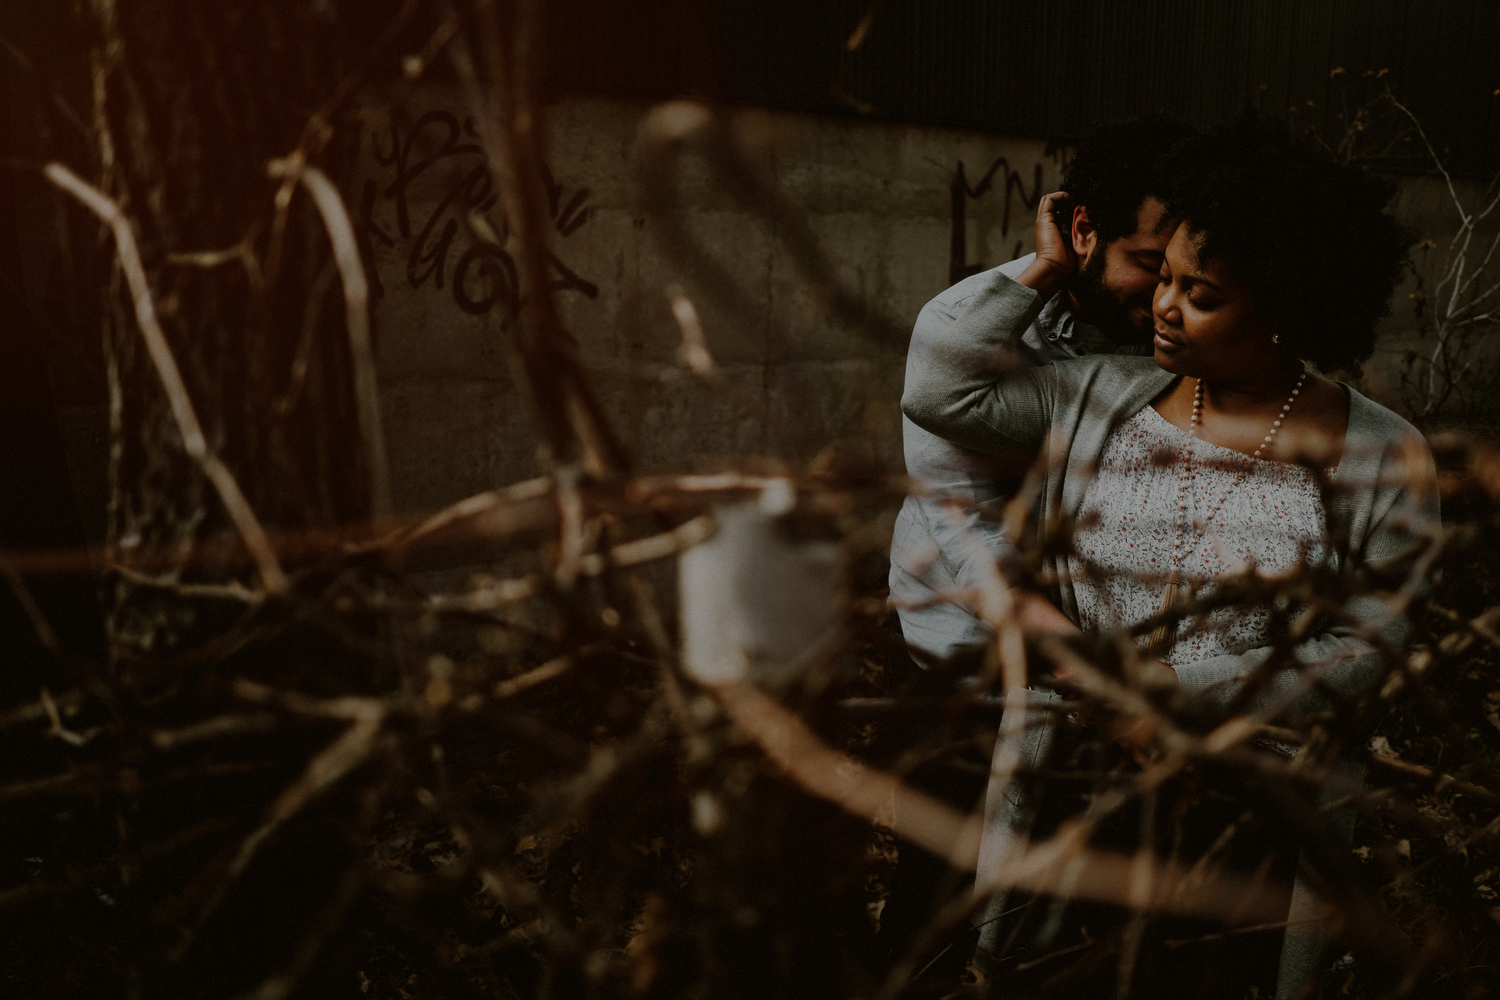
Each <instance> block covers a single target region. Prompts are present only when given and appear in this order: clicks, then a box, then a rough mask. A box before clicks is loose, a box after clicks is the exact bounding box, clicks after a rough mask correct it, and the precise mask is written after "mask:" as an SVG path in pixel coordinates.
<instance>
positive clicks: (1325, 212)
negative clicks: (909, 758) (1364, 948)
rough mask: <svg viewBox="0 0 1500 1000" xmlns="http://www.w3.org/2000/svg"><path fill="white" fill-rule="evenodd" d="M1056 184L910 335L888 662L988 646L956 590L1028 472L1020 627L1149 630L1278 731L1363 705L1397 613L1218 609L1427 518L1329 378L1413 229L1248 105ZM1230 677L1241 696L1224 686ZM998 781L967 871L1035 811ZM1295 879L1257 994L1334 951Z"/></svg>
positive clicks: (1379, 193) (1042, 719)
mask: <svg viewBox="0 0 1500 1000" xmlns="http://www.w3.org/2000/svg"><path fill="white" fill-rule="evenodd" d="M1064 186H1065V188H1066V194H1065V195H1064V194H1062V193H1059V194H1054V195H1048V196H1047V197H1045V198H1043V199H1042V200H1041V203H1040V204H1039V206H1038V212H1037V219H1036V224H1035V244H1036V253H1035V254H1034V255H1031V256H1029V257H1025V258H1022V259H1020V260H1017V261H1013V262H1011V263H1010V264H1007V265H1004V266H1001V267H999V268H995V269H993V270H990V271H987V272H984V273H981V274H978V275H975V276H973V277H971V278H968V279H966V280H965V281H962V282H960V283H959V284H957V285H955V286H954V287H952V288H950V289H948V290H947V291H946V292H944V293H943V294H941V295H939V296H938V297H937V298H935V299H934V300H933V301H932V302H930V303H929V304H928V305H927V306H926V307H925V308H924V309H923V311H922V314H921V317H920V318H919V319H918V321H917V324H916V328H915V331H914V333H913V337H912V342H911V347H910V353H909V355H908V360H907V370H906V382H905V388H904V392H903V396H902V410H903V413H904V414H905V421H904V425H903V426H904V435H905V453H906V460H907V470H908V473H909V474H910V475H911V476H912V477H913V478H915V479H917V480H919V481H921V482H922V483H923V485H924V486H925V488H926V492H925V493H924V494H923V495H920V496H919V495H913V496H912V497H910V498H908V500H907V501H906V504H905V506H904V507H903V509H902V511H901V514H900V517H899V518H898V521H897V526H896V532H895V536H894V538H893V542H892V569H891V594H892V600H893V603H894V604H895V605H896V607H897V609H898V612H899V614H900V617H901V624H902V630H903V633H904V635H905V638H906V641H907V644H908V647H909V648H910V649H911V650H912V652H913V655H914V657H915V658H917V659H918V660H919V662H924V663H926V664H938V663H947V664H949V665H952V664H955V663H961V662H962V661H964V659H965V658H967V657H973V656H974V655H975V654H976V651H979V650H982V649H983V648H984V646H985V644H986V643H987V642H988V641H989V638H990V636H989V633H988V631H987V630H986V628H985V626H984V625H983V624H982V623H981V622H980V621H979V620H978V618H977V617H976V616H975V615H974V614H973V613H972V612H971V611H970V610H969V608H968V607H966V606H965V601H964V596H963V595H964V594H965V593H966V592H968V591H970V590H971V589H972V587H973V586H974V584H975V582H976V581H977V580H978V579H979V578H980V577H979V575H978V574H979V572H980V569H981V568H982V564H985V563H987V564H988V565H989V566H991V567H992V566H994V565H995V564H996V563H997V562H998V563H999V564H1000V566H1001V568H1002V571H1004V570H1005V569H1006V567H1007V560H1008V557H1009V556H1010V555H1011V554H1012V553H1013V552H1014V551H1015V546H1016V545H1018V544H1021V542H1022V540H1021V539H1019V538H1008V537H1006V533H1005V530H1004V529H1002V528H1001V526H1000V521H999V519H998V518H997V517H995V516H994V514H995V512H996V509H997V508H998V507H1000V506H1001V505H1003V504H1004V503H1005V502H1006V500H1008V499H1009V498H1010V497H1011V496H1013V495H1014V494H1015V493H1016V492H1017V490H1018V489H1019V488H1020V486H1019V484H1020V479H1021V474H1023V473H1024V472H1025V471H1026V470H1027V469H1028V468H1032V469H1033V470H1034V471H1033V473H1032V481H1031V482H1030V483H1029V484H1028V485H1027V486H1026V490H1027V499H1028V500H1033V499H1034V503H1033V504H1032V511H1031V516H1030V518H1029V520H1028V522H1027V523H1028V529H1027V530H1028V531H1029V532H1034V533H1035V535H1036V536H1037V537H1049V536H1051V537H1056V535H1057V529H1058V528H1059V526H1060V525H1072V526H1073V528H1072V531H1071V535H1072V539H1071V544H1070V545H1065V546H1060V547H1054V548H1053V549H1052V550H1049V554H1047V555H1046V556H1045V557H1044V559H1045V566H1044V571H1043V572H1042V573H1041V574H1037V576H1036V578H1040V579H1043V580H1045V581H1046V585H1045V588H1044V589H1039V590H1037V591H1036V592H1034V593H1026V594H1024V595H1021V598H1020V600H1019V601H1018V607H1019V608H1021V617H1022V621H1023V624H1025V625H1026V626H1027V627H1028V628H1029V629H1030V630H1031V631H1033V632H1052V633H1061V634H1068V633H1079V632H1081V633H1083V634H1084V635H1086V636H1110V635H1120V634H1123V633H1124V631H1128V630H1130V629H1131V627H1132V626H1137V625H1140V623H1143V622H1148V620H1150V619H1156V620H1157V621H1158V623H1159V624H1158V625H1157V627H1155V628H1154V629H1151V630H1147V629H1146V628H1138V629H1136V630H1135V632H1136V639H1135V641H1136V643H1137V648H1138V649H1139V651H1140V653H1141V655H1142V656H1143V657H1144V658H1145V659H1146V660H1147V661H1154V663H1156V664H1159V669H1158V670H1157V673H1158V674H1159V679H1160V683H1161V684H1162V685H1163V686H1166V685H1172V686H1176V687H1178V688H1181V689H1186V690H1189V691H1191V692H1193V693H1194V695H1195V696H1196V697H1197V698H1198V699H1199V700H1200V704H1202V705H1204V706H1207V707H1208V708H1209V709H1210V710H1211V709H1212V708H1213V707H1215V706H1217V707H1218V708H1219V709H1221V710H1222V709H1226V708H1228V707H1229V706H1230V705H1231V704H1233V705H1234V707H1235V709H1236V710H1237V711H1248V712H1261V713H1262V714H1263V715H1264V716H1265V717H1266V718H1268V719H1272V720H1274V721H1275V722H1276V723H1278V724H1280V725H1295V724H1296V723H1297V722H1298V721H1299V720H1305V719H1307V718H1309V717H1310V716H1312V715H1313V714H1315V713H1318V712H1322V711H1326V710H1328V709H1329V708H1330V707H1336V703H1338V702H1344V701H1348V702H1352V701H1354V700H1356V699H1358V698H1360V697H1362V696H1363V695H1365V694H1366V693H1367V692H1368V689H1369V688H1370V686H1371V684H1372V683H1373V682H1374V680H1375V679H1376V678H1378V677H1379V676H1380V674H1381V673H1382V670H1383V661H1382V659H1381V656H1380V654H1379V652H1378V650H1379V649H1380V648H1381V647H1385V648H1391V647H1397V648H1399V647H1400V645H1401V644H1402V642H1404V640H1405V638H1406V635H1407V631H1408V627H1407V623H1406V620H1405V618H1404V617H1403V615H1402V613H1401V612H1402V609H1400V608H1393V607H1392V606H1391V605H1390V604H1388V603H1387V602H1384V601H1379V600H1375V599H1371V598H1363V599H1353V600H1350V601H1346V602H1345V603H1344V605H1343V606H1342V607H1341V608H1339V609H1338V611H1337V613H1332V614H1323V615H1322V616H1321V618H1319V619H1318V620H1317V621H1316V622H1313V620H1312V619H1311V618H1310V617H1308V616H1306V615H1301V614H1300V610H1299V609H1298V608H1296V607H1288V606H1286V601H1285V600H1284V599H1278V598H1275V597H1274V596H1272V597H1267V598H1266V599H1265V600H1264V601H1263V602H1261V603H1259V604H1257V603H1256V602H1255V601H1248V602H1247V601H1239V602H1235V603H1226V604H1223V605H1220V606H1213V605H1214V602H1213V601H1212V596H1213V594H1214V592H1215V589H1216V587H1223V586H1225V585H1226V584H1225V581H1229V580H1231V579H1235V580H1239V581H1244V580H1253V579H1254V578H1256V577H1260V578H1263V579H1274V578H1276V577H1280V576H1284V575H1287V574H1292V573H1294V572H1297V571H1299V570H1305V569H1309V568H1314V569H1318V570H1320V571H1324V572H1328V573H1334V574H1336V573H1339V572H1346V573H1349V572H1354V571H1355V570H1356V568H1361V567H1370V566H1376V567H1378V566H1380V565H1381V564H1383V563H1388V562H1390V561H1392V560H1397V559H1399V558H1400V557H1401V556H1402V555H1403V554H1407V553H1409V552H1410V551H1411V549H1412V547H1413V546H1414V545H1415V544H1419V543H1420V541H1421V540H1422V539H1423V538H1425V537H1427V536H1429V535H1430V534H1431V532H1432V531H1433V530H1434V529H1435V527H1436V526H1437V523H1438V509H1437V495H1436V492H1435V489H1434V487H1433V481H1434V476H1433V470H1432V460H1431V457H1430V454H1429V452H1428V450H1427V448H1426V445H1425V443H1424V442H1423V441H1422V438H1421V436H1420V435H1419V434H1418V433H1417V432H1416V430H1415V429H1414V428H1412V427H1411V425H1410V424H1408V423H1407V422H1406V421H1404V420H1402V419H1401V418H1400V417H1398V416H1397V415H1396V414H1394V413H1392V412H1391V411H1389V410H1387V409H1386V408H1384V407H1382V406H1380V405H1378V404H1377V403H1375V402H1373V401H1371V400H1369V399H1367V398H1366V397H1364V396H1362V395H1361V394H1360V393H1358V392H1356V391H1355V390H1354V389H1353V388H1350V387H1349V386H1347V385H1344V384H1342V383H1340V382H1337V381H1334V380H1333V379H1331V378H1329V377H1328V375H1327V374H1325V373H1335V372H1338V371H1349V370H1357V369H1358V365H1359V363H1360V362H1361V361H1363V360H1365V359H1366V358H1368V357H1369V355H1370V353H1371V352H1372V350H1373V347H1374V340H1375V325H1376V323H1377V321H1378V320H1379V319H1380V318H1381V317H1382V316H1384V315H1385V313H1386V311H1387V309H1388V302H1389V299H1390V297H1391V294H1392V292H1393V291H1394V289H1395V286H1396V284H1397V281H1398V280H1399V277H1400V274H1401V270H1402V267H1403V264H1404V261H1405V255H1406V250H1407V247H1408V245H1409V242H1410V241H1409V239H1408V237H1407V236H1406V234H1405V232H1404V231H1403V230H1402V228H1401V227H1400V226H1398V225H1397V224H1396V222H1395V221H1394V220H1393V219H1392V218H1391V217H1390V216H1389V215H1388V214H1386V212H1385V210H1384V209H1385V204H1386V202H1387V200H1388V198H1389V193H1390V192H1389V189H1388V188H1387V187H1386V186H1385V185H1383V184H1382V183H1381V182H1379V181H1378V180H1376V179H1375V178H1372V177H1370V176H1369V175H1367V174H1365V173H1363V172H1362V171H1360V170H1358V169H1357V168H1354V167H1351V166H1348V165H1344V164H1339V163H1336V162H1334V161H1333V160H1332V159H1330V158H1328V157H1327V156H1326V155H1324V154H1322V153H1321V152H1319V151H1318V150H1316V149H1314V148H1312V147H1311V146H1310V145H1308V144H1306V143H1305V142H1303V141H1301V140H1300V139H1299V138H1297V137H1295V136H1293V135H1291V134H1290V133H1289V131H1288V129H1287V128H1286V126H1285V125H1284V124H1281V123H1279V122H1277V121H1275V120H1272V119H1270V118H1269V117H1266V116H1262V115H1258V114H1254V113H1246V114H1245V115H1242V116H1241V117H1240V118H1238V119H1236V120H1234V121H1232V122H1229V123H1226V124H1224V125H1222V126H1219V127H1216V128H1213V129H1210V130H1208V131H1206V132H1203V133H1198V132H1196V131H1195V130H1192V129H1190V128H1189V127H1187V126H1185V125H1184V124H1182V123H1180V122H1178V121H1176V120H1174V119H1170V118H1168V117H1166V116H1151V117H1147V118H1143V119H1138V120H1136V121H1133V122H1128V123H1124V124H1122V125H1118V126H1112V127H1107V128H1104V129H1101V130H1100V131H1099V132H1098V133H1096V134H1095V135H1094V136H1092V137H1091V138H1090V139H1089V140H1088V141H1086V142H1085V143H1084V144H1083V146H1082V147H1081V148H1080V150H1079V153H1078V155H1077V157H1076V158H1075V159H1074V161H1073V163H1072V164H1071V165H1070V167H1069V170H1068V172H1067V175H1066V177H1065V180H1064ZM1043 450H1045V452H1046V454H1045V455H1041V457H1040V459H1039V458H1038V456H1039V453H1041V452H1042V451H1043ZM1013 523H1014V522H1013ZM1267 592H1268V593H1269V589H1268V590H1267ZM1177 609H1185V610H1186V613H1185V614H1182V615H1180V616H1179V620H1176V621H1172V620H1170V619H1171V618H1172V612H1173V611H1174V610H1177ZM1299 617H1302V618H1304V619H1305V620H1304V621H1301V622H1300V623H1299V627H1298V630H1297V632H1296V634H1295V635H1289V632H1288V622H1295V621H1298V619H1299ZM1058 682H1059V679H1058V678H1055V677H1054V678H1050V679H1047V680H1046V681H1044V682H1043V683H1040V684H1038V685H1037V687H1038V690H1037V691H1035V692H1033V696H1034V698H1035V699H1037V700H1039V701H1045V700H1046V699H1047V698H1049V697H1053V695H1052V694H1051V693H1050V688H1051V687H1052V686H1053V685H1054V684H1057V683H1058ZM1247 682H1250V683H1253V684H1255V685H1256V691H1255V693H1254V695H1253V697H1245V698H1241V697H1238V696H1239V695H1240V693H1241V688H1242V687H1243V686H1244V685H1245V684H1246V683H1247ZM1061 686H1063V687H1066V682H1065V679H1062V680H1061ZM1246 694H1247V695H1248V694H1249V692H1246ZM1053 718H1054V715H1053V714H1048V713H1045V712H1040V713H1034V716H1033V718H1032V719H1031V722H1030V724H1029V726H1028V729H1027V732H1026V734H1025V738H1024V740H1023V756H1024V758H1025V763H1026V764H1027V765H1029V766H1031V767H1033V768H1035V767H1041V766H1043V764H1044V763H1045V762H1046V761H1047V759H1048V758H1049V756H1052V755H1055V754H1056V753H1057V744H1058V734H1057V732H1056V730H1057V726H1056V725H1055V724H1054V723H1053V722H1051V721H1050V720H1051V719H1053ZM1262 752H1266V753H1282V754H1286V755H1291V754H1294V753H1295V752H1296V748H1295V747H1292V746H1287V745H1277V744H1275V743H1266V744H1265V745H1264V747H1263V750H1262ZM1349 770H1350V768H1349V767H1348V766H1347V765H1346V766H1345V771H1346V772H1348V771H1349ZM1344 777H1345V785H1346V786H1347V784H1348V782H1349V779H1350V778H1351V774H1349V773H1346V774H1345V776H1344ZM1352 778H1353V781H1354V783H1355V785H1356V787H1357V781H1358V778H1357V772H1355V773H1354V774H1353V775H1352ZM1020 788H1021V786H1011V788H1010V790H1009V791H1008V792H1005V793H1001V794H993V793H992V795H991V799H992V801H989V802H987V803H986V813H987V817H988V828H987V831H986V836H985V845H984V847H983V848H982V850H981V859H980V878H981V881H982V880H983V879H984V878H985V876H986V871H985V867H986V865H990V866H994V865H998V864H1003V859H1004V857H1005V855H1006V850H1007V845H1008V843H1009V842H1010V840H1011V839H1013V838H1016V837H1020V836H1024V835H1025V834H1026V831H1027V830H1028V829H1029V826H1030V824H1031V823H1033V822H1034V821H1035V817H1036V814H1037V812H1038V810H1039V809H1040V808H1041V803H1039V802H1038V801H1037V796H1036V794H1035V793H1034V792H1032V793H1029V794H1024V793H1022V792H1021V791H1020ZM996 799H998V801H994V800H996ZM1336 818H1337V817H1336ZM1342 819H1343V821H1344V822H1345V824H1348V823H1352V814H1349V813H1347V811H1346V812H1345V813H1344V814H1343V816H1342ZM991 874H993V873H991ZM1310 875H1311V873H1309V872H1306V871H1304V872H1303V874H1302V875H1300V876H1299V877H1298V879H1297V883H1296V888H1295V890H1294V892H1293V897H1292V900H1291V903H1290V907H1291V913H1290V916H1289V922H1288V930H1287V932H1286V934H1285V936H1284V940H1283V942H1282V945H1281V949H1280V958H1279V970H1280V971H1279V976H1278V982H1277V986H1276V995H1278V996H1287V997H1291V996H1298V995H1300V994H1302V992H1303V990H1304V988H1306V987H1307V986H1308V985H1309V984H1310V983H1311V982H1312V981H1313V979H1314V977H1315V974H1316V973H1317V972H1318V971H1319V970H1320V969H1321V968H1322V967H1323V965H1324V963H1326V961H1327V957H1326V956H1324V955H1323V951H1324V948H1325V944H1326V940H1325V937H1326V936H1325V934H1324V932H1323V928H1322V926H1321V925H1320V924H1319V922H1318V920H1317V919H1315V916H1314V915H1315V914H1317V913H1320V912H1321V904H1319V903H1318V901H1317V900H1316V898H1315V896H1314V895H1313V893H1312V891H1311V889H1310V887H1309V877H1310ZM1004 905H1005V899H1004V894H1003V893H1002V894H1000V895H999V897H997V899H996V900H994V901H993V902H992V903H991V907H990V913H991V915H992V916H996V915H998V914H1000V913H1001V912H1002V911H1003V909H1004ZM1001 926H1002V922H1001V921H999V920H996V919H990V920H987V921H986V922H985V923H984V924H983V925H982V930H981V938H980V945H981V950H980V957H981V960H983V959H984V958H985V957H986V956H988V957H989V958H991V959H998V958H1000V957H1001V956H1000V954H999V953H1000V952H1001V951H1003V944H1002V940H1003V939H1002V938H1001V937H1000V928H1001ZM1012 939H1013V935H1012Z"/></svg>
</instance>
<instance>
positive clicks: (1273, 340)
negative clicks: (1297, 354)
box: [1271, 333, 1281, 344]
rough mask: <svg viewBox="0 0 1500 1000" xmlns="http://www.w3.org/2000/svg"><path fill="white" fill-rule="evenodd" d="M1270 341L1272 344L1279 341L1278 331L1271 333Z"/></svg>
mask: <svg viewBox="0 0 1500 1000" xmlns="http://www.w3.org/2000/svg"><path fill="white" fill-rule="evenodd" d="M1271 343H1273V344H1279V343H1281V334H1279V333H1273V334H1271Z"/></svg>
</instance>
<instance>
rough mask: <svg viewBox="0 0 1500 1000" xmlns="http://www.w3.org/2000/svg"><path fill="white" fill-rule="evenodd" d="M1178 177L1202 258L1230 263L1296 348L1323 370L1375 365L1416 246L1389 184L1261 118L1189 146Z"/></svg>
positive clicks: (1175, 210) (1183, 209)
mask: <svg viewBox="0 0 1500 1000" xmlns="http://www.w3.org/2000/svg"><path fill="white" fill-rule="evenodd" d="M1170 174H1171V195H1170V197H1169V199H1168V209H1169V212H1170V214H1171V215H1172V216H1174V217H1176V218H1179V219H1181V220H1183V222H1184V223H1185V224H1186V226H1187V228H1188V232H1189V234H1191V235H1192V237H1193V239H1194V242H1195V243H1196V245H1197V248H1198V258H1199V260H1200V261H1201V262H1203V263H1207V262H1208V261H1209V260H1212V259H1214V258H1218V257H1222V258H1224V259H1225V260H1226V261H1228V263H1229V265H1230V267H1231V268H1232V269H1233V271H1234V274H1235V276H1236V277H1237V278H1239V280H1241V281H1243V282H1244V283H1245V285H1246V286H1247V287H1248V288H1249V290H1250V294H1251V299H1252V302H1253V303H1254V308H1255V313H1256V316H1257V317H1258V318H1259V319H1260V320H1261V321H1262V322H1264V323H1265V324H1266V325H1267V327H1268V328H1269V329H1270V330H1271V331H1272V332H1273V333H1276V334H1278V335H1279V336H1280V338H1281V343H1282V344H1283V345H1285V346H1286V347H1287V349H1289V350H1290V351H1292V352H1293V353H1295V354H1296V355H1297V356H1298V357H1300V358H1302V359H1303V360H1306V361H1311V362H1313V363H1314V364H1315V365H1317V366H1318V367H1319V368H1321V369H1323V370H1324V371H1336V370H1338V369H1344V368H1356V369H1357V367H1358V365H1359V363H1360V362H1361V361H1363V360H1364V359H1366V358H1368V357H1369V356H1370V352H1371V351H1372V350H1373V349H1374V346H1375V324H1376V323H1377V322H1379V320H1380V319H1381V318H1382V317H1383V316H1385V315H1386V313H1387V312H1389V311H1390V298H1391V293H1392V292H1394V291H1395V288H1396V284H1397V282H1398V281H1399V280H1400V278H1401V273H1402V269H1403V267H1404V266H1405V261H1406V252H1407V249H1408V248H1409V247H1410V245H1411V242H1412V240H1411V237H1410V236H1409V234H1408V233H1407V232H1406V231H1405V230H1404V229H1403V228H1402V227H1401V226H1400V225H1399V224H1398V223H1397V222H1396V220H1395V219H1394V218H1392V217H1391V216H1390V215H1388V214H1387V213H1386V211H1385V205H1386V203H1387V202H1388V201H1389V200H1390V197H1391V192H1392V188H1391V186H1390V185H1388V184H1386V183H1385V182H1383V181H1381V180H1379V179H1378V178H1376V177H1373V176H1371V175H1370V174H1368V173H1366V172H1365V171H1363V170H1361V169H1359V168H1358V167H1355V166H1351V165H1349V164H1343V163H1337V162H1335V161H1334V160H1333V159H1332V157H1330V156H1329V155H1328V154H1327V153H1326V152H1325V151H1324V150H1321V149H1319V148H1317V147H1315V146H1313V145H1312V144H1311V143H1310V142H1308V141H1306V140H1304V139H1301V138H1298V137H1296V136H1293V135H1292V133H1291V130H1290V129H1289V128H1288V127H1287V125H1286V124H1285V123H1284V122H1281V121H1279V120H1277V119H1276V118H1273V117H1271V116H1269V115H1266V114H1263V113H1261V112H1256V111H1246V112H1245V113H1243V114H1242V115H1241V116H1240V117H1238V118H1236V119H1234V120H1232V121H1229V122H1227V123H1225V124H1223V125H1220V126H1217V127H1215V128H1213V129H1210V130H1209V131H1207V132H1206V133H1204V134H1203V135H1201V136H1199V137H1197V138H1195V139H1192V140H1189V141H1188V142H1187V143H1185V144H1184V145H1183V146H1182V147H1181V148H1180V149H1179V150H1178V151H1177V153H1176V154H1175V156H1174V157H1173V163H1172V166H1171V168H1170Z"/></svg>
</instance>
